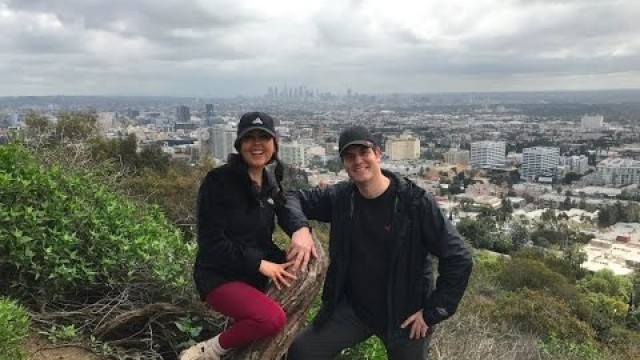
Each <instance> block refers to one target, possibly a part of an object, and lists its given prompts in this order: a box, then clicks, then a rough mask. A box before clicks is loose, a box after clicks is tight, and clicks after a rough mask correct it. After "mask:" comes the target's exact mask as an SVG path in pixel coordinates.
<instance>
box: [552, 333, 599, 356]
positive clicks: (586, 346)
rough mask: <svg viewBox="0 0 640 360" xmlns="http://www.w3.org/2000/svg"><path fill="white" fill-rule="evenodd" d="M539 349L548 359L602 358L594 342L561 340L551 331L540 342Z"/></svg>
mask: <svg viewBox="0 0 640 360" xmlns="http://www.w3.org/2000/svg"><path fill="white" fill-rule="evenodd" d="M540 351H541V352H542V355H543V356H544V357H545V358H548V359H566V360H571V359H575V360H599V359H602V358H603V356H602V354H601V351H600V350H599V349H598V347H597V346H596V345H595V344H593V343H591V342H572V341H566V340H562V339H559V338H558V337H557V336H556V335H555V334H553V333H552V334H551V335H549V337H548V338H547V339H546V340H544V341H542V342H541V344H540Z"/></svg>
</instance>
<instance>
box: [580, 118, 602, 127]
mask: <svg viewBox="0 0 640 360" xmlns="http://www.w3.org/2000/svg"><path fill="white" fill-rule="evenodd" d="M603 126H604V116H602V115H585V116H583V117H582V119H581V120H580V128H581V129H583V130H598V129H602V127H603Z"/></svg>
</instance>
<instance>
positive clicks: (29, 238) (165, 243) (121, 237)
mask: <svg viewBox="0 0 640 360" xmlns="http://www.w3.org/2000/svg"><path fill="white" fill-rule="evenodd" d="M193 250H194V246H193V245H189V244H186V243H185V242H184V241H183V240H182V238H181V236H180V233H179V231H178V230H176V229H175V228H174V227H173V226H171V225H170V224H168V223H167V220H166V219H165V217H164V215H163V214H162V212H161V211H160V210H159V208H157V207H148V206H142V205H140V204H136V203H134V202H132V201H129V200H127V199H125V198H124V197H122V196H120V195H118V194H116V193H114V192H112V191H110V190H108V189H107V188H105V187H104V186H103V185H100V183H99V181H97V180H96V179H94V178H93V177H92V175H91V174H90V173H74V174H70V173H65V172H63V171H61V170H60V168H56V167H52V168H45V167H44V166H42V165H40V164H39V163H38V162H37V161H36V160H35V158H34V157H33V156H32V155H31V154H30V153H29V152H28V151H27V150H26V149H24V148H23V147H22V146H20V145H9V146H2V147H0V264H1V265H0V272H1V273H2V274H3V276H2V279H0V290H2V291H7V292H8V291H10V293H12V294H14V295H15V296H18V297H20V296H24V297H26V296H30V295H32V294H35V295H36V296H38V297H40V299H41V300H43V301H48V300H53V299H58V300H60V298H64V296H83V295H85V294H90V293H98V294H99V293H104V292H109V291H114V290H115V291H121V290H122V289H123V288H125V287H127V286H128V285H129V284H132V283H144V284H147V286H146V289H149V291H156V292H157V293H159V294H163V293H164V294H176V293H181V292H183V290H184V289H185V287H186V285H187V284H189V280H188V279H189V278H190V271H189V270H188V269H189V262H190V261H191V260H192V259H193Z"/></svg>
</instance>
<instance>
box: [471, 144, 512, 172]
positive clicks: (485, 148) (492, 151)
mask: <svg viewBox="0 0 640 360" xmlns="http://www.w3.org/2000/svg"><path fill="white" fill-rule="evenodd" d="M506 152H507V143H505V142H504V141H490V140H485V141H477V142H473V143H471V151H470V162H471V165H472V166H473V167H475V168H483V169H492V168H501V167H504V164H505V154H506Z"/></svg>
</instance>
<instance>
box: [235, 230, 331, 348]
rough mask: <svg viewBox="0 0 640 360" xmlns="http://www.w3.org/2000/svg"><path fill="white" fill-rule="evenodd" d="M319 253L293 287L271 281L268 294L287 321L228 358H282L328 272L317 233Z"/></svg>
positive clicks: (327, 261)
mask: <svg viewBox="0 0 640 360" xmlns="http://www.w3.org/2000/svg"><path fill="white" fill-rule="evenodd" d="M314 241H315V245H316V250H317V252H318V257H317V258H316V259H315V260H313V261H312V262H311V263H310V266H309V270H308V271H307V272H306V273H302V272H300V273H298V274H296V276H297V277H298V278H297V279H296V280H295V281H294V282H293V283H292V284H291V287H289V288H287V289H283V290H278V289H277V288H276V287H275V286H273V285H270V286H269V289H268V290H267V295H269V297H271V298H272V299H274V300H275V301H277V302H278V303H279V304H280V305H281V306H282V308H283V309H284V312H285V313H286V314H287V324H286V325H285V327H284V329H283V330H282V332H281V333H280V334H279V335H278V336H276V337H275V338H272V339H268V340H264V341H260V342H257V343H255V344H251V345H250V346H248V347H246V348H243V349H239V350H238V351H235V352H233V353H232V354H231V355H230V356H229V359H233V360H258V359H261V360H277V359H280V358H281V357H282V356H283V355H284V354H285V353H286V352H287V349H288V348H289V345H291V342H292V341H293V338H294V336H295V335H296V334H297V333H298V332H299V331H300V329H301V328H302V327H303V326H304V324H305V318H306V315H307V312H308V310H309V308H311V305H313V300H314V299H315V298H316V296H317V294H318V293H319V291H320V289H321V287H322V285H323V283H324V278H325V275H326V272H327V271H326V270H327V267H328V266H329V260H328V259H327V256H326V255H325V252H324V250H323V248H322V244H321V243H320V241H319V240H318V238H317V237H316V236H315V235H314Z"/></svg>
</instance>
